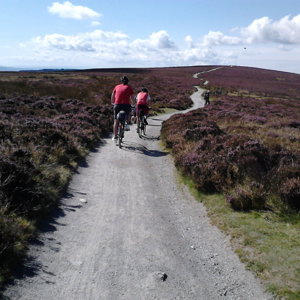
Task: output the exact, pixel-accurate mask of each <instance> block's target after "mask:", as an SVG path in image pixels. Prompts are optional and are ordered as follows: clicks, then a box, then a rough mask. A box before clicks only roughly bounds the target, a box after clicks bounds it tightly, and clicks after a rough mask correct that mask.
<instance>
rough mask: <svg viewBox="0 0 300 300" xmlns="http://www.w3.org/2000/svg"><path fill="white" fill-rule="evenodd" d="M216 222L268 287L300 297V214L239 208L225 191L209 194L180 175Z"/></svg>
mask: <svg viewBox="0 0 300 300" xmlns="http://www.w3.org/2000/svg"><path fill="white" fill-rule="evenodd" d="M179 178H180V181H181V182H183V183H184V184H186V185H187V186H188V187H189V188H190V190H191V192H192V194H193V195H194V196H195V198H196V199H197V200H198V201H201V202H202V203H203V204H204V205H205V206H206V208H207V212H208V216H209V217H210V219H211V220H212V223H213V224H214V225H216V226H217V227H218V228H219V229H221V230H222V231H223V232H225V233H226V234H229V235H230V236H231V241H232V245H233V248H234V250H235V252H236V253H237V255H238V256H239V257H240V260H241V261H242V262H243V263H245V264H246V267H247V269H249V270H250V271H252V272H253V273H254V274H255V275H256V276H257V277H258V278H260V279H261V280H262V282H263V284H264V285H265V287H266V289H267V290H268V291H269V292H271V293H273V294H275V295H277V296H278V297H280V298H283V299H289V300H296V299H300V288H299V287H300V280H299V279H300V261H299V253H300V239H299V232H300V215H299V214H296V213H291V214H289V215H287V214H285V215H284V216H283V215H280V214H275V213H272V212H267V211H249V212H237V211H234V210H232V208H231V207H230V205H229V204H228V203H227V202H226V199H225V197H224V196H223V195H222V194H211V195H205V194H203V193H201V192H199V191H198V190H197V189H196V187H195V185H194V183H193V182H192V180H191V179H189V178H187V177H185V176H182V175H181V174H180V175H179Z"/></svg>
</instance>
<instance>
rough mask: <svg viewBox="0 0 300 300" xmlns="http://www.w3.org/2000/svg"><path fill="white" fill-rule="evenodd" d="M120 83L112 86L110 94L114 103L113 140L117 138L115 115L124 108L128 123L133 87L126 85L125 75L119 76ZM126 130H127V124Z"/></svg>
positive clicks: (127, 80) (117, 122)
mask: <svg viewBox="0 0 300 300" xmlns="http://www.w3.org/2000/svg"><path fill="white" fill-rule="evenodd" d="M121 82H122V83H121V84H118V85H116V86H115V87H114V89H113V92H112V94H111V103H112V104H113V105H114V119H115V121H114V136H113V140H114V141H116V140H117V135H118V126H119V121H118V119H117V115H118V113H119V112H120V111H121V110H124V111H125V112H126V114H127V116H128V119H129V120H128V123H130V112H131V105H132V104H133V89H132V87H131V86H130V85H128V82H129V79H128V78H127V77H126V76H123V77H121ZM126 127H127V128H126V130H129V126H128V124H127V126H126Z"/></svg>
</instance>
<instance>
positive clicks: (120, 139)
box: [118, 124, 124, 148]
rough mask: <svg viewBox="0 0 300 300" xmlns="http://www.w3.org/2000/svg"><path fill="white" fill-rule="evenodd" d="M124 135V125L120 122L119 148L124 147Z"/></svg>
mask: <svg viewBox="0 0 300 300" xmlns="http://www.w3.org/2000/svg"><path fill="white" fill-rule="evenodd" d="M123 135H124V125H123V124H120V125H119V129H118V146H119V148H122V140H123Z"/></svg>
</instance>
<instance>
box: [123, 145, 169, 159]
mask: <svg viewBox="0 0 300 300" xmlns="http://www.w3.org/2000/svg"><path fill="white" fill-rule="evenodd" d="M121 149H122V150H124V151H130V152H135V153H138V154H143V155H147V156H150V157H162V156H166V155H169V152H166V151H159V150H151V149H148V148H147V147H145V146H143V145H141V144H138V143H134V142H127V141H124V142H123V143H122V148H121Z"/></svg>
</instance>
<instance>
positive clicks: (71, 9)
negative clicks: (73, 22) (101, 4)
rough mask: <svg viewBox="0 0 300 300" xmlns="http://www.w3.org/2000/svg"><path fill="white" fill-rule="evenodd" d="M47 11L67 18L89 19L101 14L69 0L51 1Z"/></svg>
mask: <svg viewBox="0 0 300 300" xmlns="http://www.w3.org/2000/svg"><path fill="white" fill-rule="evenodd" d="M48 11H49V12H50V13H52V14H54V15H58V16H60V17H61V18H69V19H77V20H83V19H90V18H99V17H101V14H99V13H98V12H96V11H94V10H92V9H90V8H88V7H85V6H80V5H77V6H76V5H73V4H72V3H71V2H69V1H65V2H64V3H62V4H61V3H59V2H53V3H52V5H51V6H49V7H48Z"/></svg>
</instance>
